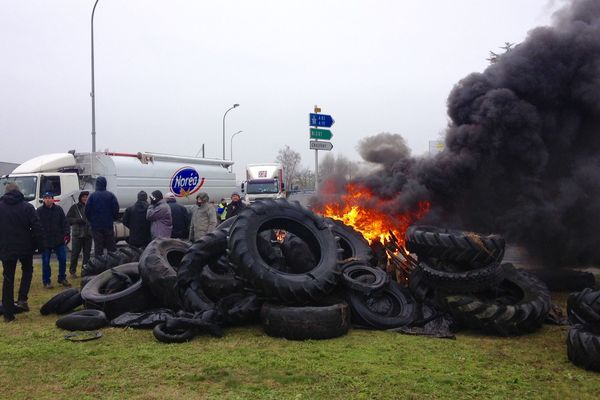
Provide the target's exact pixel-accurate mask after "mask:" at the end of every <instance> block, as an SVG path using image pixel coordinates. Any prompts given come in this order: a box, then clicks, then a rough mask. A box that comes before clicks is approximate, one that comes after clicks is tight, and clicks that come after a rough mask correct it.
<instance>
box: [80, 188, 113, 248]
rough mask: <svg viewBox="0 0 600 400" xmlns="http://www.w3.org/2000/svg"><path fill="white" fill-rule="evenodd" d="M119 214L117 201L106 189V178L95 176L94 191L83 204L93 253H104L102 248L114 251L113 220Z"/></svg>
mask: <svg viewBox="0 0 600 400" xmlns="http://www.w3.org/2000/svg"><path fill="white" fill-rule="evenodd" d="M118 214H119V202H118V201H117V198H116V197H115V195H114V194H113V193H112V192H109V191H108V190H106V178H105V177H103V176H99V177H98V178H96V191H95V192H94V193H92V194H91V195H90V197H89V198H88V200H87V203H86V204H85V216H86V218H87V220H88V221H89V222H90V228H91V229H92V237H93V238H94V254H95V255H97V256H100V255H102V254H104V249H107V250H108V251H116V250H117V244H116V243H115V231H114V229H113V220H115V219H117V215H118Z"/></svg>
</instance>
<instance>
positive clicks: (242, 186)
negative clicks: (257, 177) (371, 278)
mask: <svg viewBox="0 0 600 400" xmlns="http://www.w3.org/2000/svg"><path fill="white" fill-rule="evenodd" d="M240 187H241V188H242V192H243V191H244V182H242V185H241V186H240Z"/></svg>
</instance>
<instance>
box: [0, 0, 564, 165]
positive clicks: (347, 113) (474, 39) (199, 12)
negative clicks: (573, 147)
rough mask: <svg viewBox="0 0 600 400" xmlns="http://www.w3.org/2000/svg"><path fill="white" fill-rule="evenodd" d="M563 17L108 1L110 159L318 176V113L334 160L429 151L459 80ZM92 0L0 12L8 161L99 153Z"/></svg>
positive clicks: (538, 7)
mask: <svg viewBox="0 0 600 400" xmlns="http://www.w3.org/2000/svg"><path fill="white" fill-rule="evenodd" d="M560 5H561V2H558V1H548V0H528V1H519V0H506V1H502V2H489V1H480V0H454V1H451V2H450V1H446V2H439V1H377V2H371V1H345V0H335V1H301V2H300V1H297V2H290V1H260V0H258V1H251V2H250V1H242V0H239V1H218V2H200V1H183V0H179V1H157V0H127V1H122V0H100V1H99V3H98V7H97V10H96V15H95V50H96V52H95V55H96V61H95V70H96V99H97V103H96V131H97V147H98V149H102V150H103V149H106V148H108V149H110V150H113V151H122V152H137V151H156V152H165V153H171V154H185V155H194V154H196V153H197V152H198V151H199V150H200V148H201V146H202V144H203V143H204V144H205V146H206V156H207V157H211V158H213V157H214V158H217V157H221V156H222V145H223V144H222V143H223V142H222V140H223V139H222V137H223V132H222V118H223V114H224V112H225V110H227V109H228V108H229V107H230V106H231V105H232V104H233V103H240V104H241V106H240V107H239V108H237V109H235V110H232V111H231V112H229V114H228V115H227V118H226V146H225V147H226V158H230V137H231V135H232V134H233V133H235V132H237V131H239V130H242V131H243V133H242V134H240V135H238V136H236V137H235V139H234V143H233V156H234V157H233V158H234V160H235V161H236V163H237V165H236V168H235V169H234V170H235V172H236V173H237V174H238V176H241V175H242V171H243V168H244V165H245V164H247V163H260V162H267V161H268V162H271V161H273V160H274V159H275V157H276V155H277V150H278V149H280V148H282V147H284V146H285V145H286V144H288V145H290V146H291V147H292V148H293V149H295V150H297V151H299V152H300V153H301V155H302V164H303V165H305V166H309V167H311V168H312V167H313V165H314V153H313V152H312V151H311V150H309V149H308V116H307V114H308V113H309V112H311V110H312V107H313V106H314V105H315V104H318V105H320V106H322V110H323V112H324V113H330V114H332V115H333V117H334V118H335V120H336V123H335V125H334V127H333V132H334V137H333V140H332V142H333V144H334V150H333V151H334V152H336V153H337V154H343V155H345V156H346V157H349V158H350V159H355V160H356V159H359V158H360V157H359V155H358V152H357V149H356V146H357V144H358V142H359V141H360V140H361V139H363V138H364V137H367V136H370V135H373V134H376V133H379V132H391V133H397V134H401V135H402V136H403V137H404V138H405V140H406V144H407V146H408V147H409V148H410V149H411V150H412V152H413V153H416V154H421V153H423V152H425V151H426V149H427V145H428V141H429V140H433V139H437V138H438V135H439V133H440V132H441V131H443V130H444V129H445V127H446V125H447V120H448V119H447V114H446V99H447V97H448V94H449V93H450V91H451V89H452V87H453V85H454V84H456V83H457V82H458V81H459V80H460V79H462V78H463V77H465V76H466V75H468V74H469V73H471V72H473V71H483V70H484V69H485V68H486V66H487V64H488V61H487V60H486V58H487V57H488V51H489V50H496V51H501V50H499V46H502V45H503V43H504V42H506V41H508V42H520V41H522V40H523V39H524V38H525V37H526V34H527V32H528V31H529V30H530V29H532V28H534V27H536V26H540V25H546V24H548V23H549V21H550V16H551V14H552V12H553V11H554V10H555V9H557V8H558V7H559V6H560ZM92 6H93V0H53V1H47V0H27V1H11V0H0V54H2V62H1V63H0V135H1V137H2V146H0V161H11V162H22V161H24V160H27V159H29V158H32V157H34V156H37V155H39V154H43V153H49V152H62V151H66V150H69V149H77V150H79V151H89V150H90V149H91V135H90V132H91V102H90V97H89V93H90V85H91V83H90V15H91V10H92Z"/></svg>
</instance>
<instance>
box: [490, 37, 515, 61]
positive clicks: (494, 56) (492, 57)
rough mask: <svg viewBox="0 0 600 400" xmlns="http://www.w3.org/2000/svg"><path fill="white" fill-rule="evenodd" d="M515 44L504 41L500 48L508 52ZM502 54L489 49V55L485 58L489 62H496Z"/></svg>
mask: <svg viewBox="0 0 600 400" xmlns="http://www.w3.org/2000/svg"><path fill="white" fill-rule="evenodd" d="M514 45H515V43H511V42H504V46H500V48H501V49H502V50H504V53H502V54H505V53H508V52H509V51H511V50H512V49H513V46H514ZM502 54H498V53H494V52H493V51H490V56H489V57H488V58H486V60H488V61H489V62H490V64H495V63H497V62H498V58H499V57H500V56H501V55H502Z"/></svg>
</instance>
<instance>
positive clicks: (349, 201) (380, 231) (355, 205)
mask: <svg viewBox="0 0 600 400" xmlns="http://www.w3.org/2000/svg"><path fill="white" fill-rule="evenodd" d="M392 202H393V200H382V199H380V198H378V197H377V196H375V195H373V193H372V192H371V191H370V190H369V189H367V188H365V187H364V186H361V185H358V184H347V185H346V194H344V195H342V199H341V201H339V202H337V203H329V204H325V205H324V206H323V209H321V210H319V209H317V210H316V211H317V212H319V213H321V214H322V215H324V216H326V217H329V218H333V219H337V220H340V221H342V222H343V223H345V224H346V225H350V226H352V227H353V228H354V229H355V230H357V231H358V232H360V233H361V234H362V235H363V236H364V237H365V239H367V241H368V242H369V244H372V243H373V241H379V242H380V243H382V244H385V243H386V242H388V241H389V240H390V239H391V235H390V232H392V233H393V234H394V236H395V237H396V239H397V241H398V244H399V245H401V246H403V245H404V233H405V232H406V230H407V229H408V227H409V226H410V225H411V224H412V223H414V222H415V221H417V220H419V219H421V218H423V217H424V216H425V214H427V212H428V211H429V208H430V203H429V201H422V202H419V209H418V210H415V211H414V212H411V213H404V214H402V213H398V214H388V213H385V212H383V211H381V210H385V209H389V208H391V207H386V205H390V203H392Z"/></svg>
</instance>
